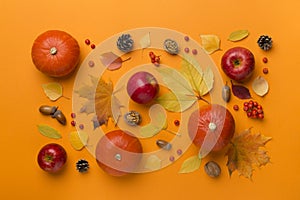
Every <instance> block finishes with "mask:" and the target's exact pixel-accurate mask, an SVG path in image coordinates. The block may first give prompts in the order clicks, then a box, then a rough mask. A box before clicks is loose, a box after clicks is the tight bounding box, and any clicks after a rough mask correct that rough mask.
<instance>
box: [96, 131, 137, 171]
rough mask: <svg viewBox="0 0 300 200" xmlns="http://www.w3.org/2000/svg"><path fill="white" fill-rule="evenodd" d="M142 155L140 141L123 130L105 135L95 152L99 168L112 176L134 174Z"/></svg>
mask: <svg viewBox="0 0 300 200" xmlns="http://www.w3.org/2000/svg"><path fill="white" fill-rule="evenodd" d="M142 153H143V148H142V145H141V143H140V140H139V139H138V138H137V137H135V136H133V135H131V133H129V132H124V131H122V130H114V131H111V132H109V133H107V134H105V136H103V137H102V138H101V139H100V140H99V142H98V143H97V146H96V152H95V154H96V159H97V163H98V165H99V167H101V168H102V169H103V171H105V172H106V173H108V174H110V175H112V176H124V175H126V174H129V173H133V172H134V170H135V169H136V167H137V166H138V164H139V162H140V160H141V157H142Z"/></svg>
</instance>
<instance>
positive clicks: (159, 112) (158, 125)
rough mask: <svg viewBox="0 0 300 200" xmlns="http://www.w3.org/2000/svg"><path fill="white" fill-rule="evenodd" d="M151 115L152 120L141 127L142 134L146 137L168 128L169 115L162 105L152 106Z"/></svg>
mask: <svg viewBox="0 0 300 200" xmlns="http://www.w3.org/2000/svg"><path fill="white" fill-rule="evenodd" d="M149 117H150V119H151V122H150V123H149V124H147V125H145V126H143V127H141V129H140V134H141V136H143V137H144V138H149V137H152V136H154V135H156V134H158V133H159V132H160V131H161V130H163V129H166V128H167V115H166V113H165V111H164V109H163V108H162V107H161V106H159V105H153V106H151V108H150V110H149Z"/></svg>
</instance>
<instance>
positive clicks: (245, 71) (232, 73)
mask: <svg viewBox="0 0 300 200" xmlns="http://www.w3.org/2000/svg"><path fill="white" fill-rule="evenodd" d="M221 67H222V69H223V71H224V73H225V74H226V75H227V76H228V77H229V78H231V79H233V80H235V81H238V82H242V81H245V80H247V79H248V78H249V77H250V76H251V75H252V74H253V71H254V68H255V59H254V55H253V54H252V53H251V51H250V50H248V49H246V48H244V47H233V48H231V49H229V50H227V51H226V52H225V53H224V55H223V57H222V60H221Z"/></svg>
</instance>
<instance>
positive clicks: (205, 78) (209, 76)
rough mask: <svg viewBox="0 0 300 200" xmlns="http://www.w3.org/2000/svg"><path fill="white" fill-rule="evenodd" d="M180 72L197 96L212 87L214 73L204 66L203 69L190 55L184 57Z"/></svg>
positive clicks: (205, 92) (200, 95) (204, 93)
mask: <svg viewBox="0 0 300 200" xmlns="http://www.w3.org/2000/svg"><path fill="white" fill-rule="evenodd" d="M180 72H181V73H182V75H183V76H184V77H185V78H186V79H187V80H188V81H189V83H190V84H191V85H192V88H193V90H194V91H195V92H196V93H197V96H199V97H202V96H204V95H206V94H207V93H208V92H209V91H210V90H211V89H212V88H213V83H214V74H213V72H212V70H211V68H206V69H205V71H203V70H202V69H201V67H200V65H199V63H198V62H197V61H196V60H195V59H193V58H192V57H188V56H185V57H184V59H183V60H182V63H181V70H180Z"/></svg>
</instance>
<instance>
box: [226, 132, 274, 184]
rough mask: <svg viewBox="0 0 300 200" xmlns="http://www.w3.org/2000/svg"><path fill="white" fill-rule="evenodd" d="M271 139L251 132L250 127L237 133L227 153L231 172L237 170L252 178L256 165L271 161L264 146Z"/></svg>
mask: <svg viewBox="0 0 300 200" xmlns="http://www.w3.org/2000/svg"><path fill="white" fill-rule="evenodd" d="M271 139H272V138H271V137H265V136H264V135H261V134H251V130H250V129H247V130H245V131H243V132H242V133H240V134H238V135H236V136H235V137H234V138H233V139H232V141H231V144H232V145H231V146H230V147H229V149H228V151H227V153H226V155H227V156H228V161H227V167H228V171H229V174H230V175H231V174H232V173H233V172H234V171H235V170H237V171H238V173H239V175H242V176H244V177H246V178H249V179H251V177H252V172H253V170H254V167H253V166H254V165H255V166H257V167H261V166H263V165H266V164H267V163H269V162H270V157H269V156H268V155H267V151H265V150H264V149H262V148H263V147H265V144H266V143H267V142H269V141H270V140H271Z"/></svg>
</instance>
